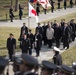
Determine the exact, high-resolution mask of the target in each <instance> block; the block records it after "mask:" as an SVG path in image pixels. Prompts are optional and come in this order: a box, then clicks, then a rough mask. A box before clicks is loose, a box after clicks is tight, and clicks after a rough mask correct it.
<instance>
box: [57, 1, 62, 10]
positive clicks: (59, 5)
mask: <svg viewBox="0 0 76 75" xmlns="http://www.w3.org/2000/svg"><path fill="white" fill-rule="evenodd" d="M60 1H61V0H58V9H60Z"/></svg>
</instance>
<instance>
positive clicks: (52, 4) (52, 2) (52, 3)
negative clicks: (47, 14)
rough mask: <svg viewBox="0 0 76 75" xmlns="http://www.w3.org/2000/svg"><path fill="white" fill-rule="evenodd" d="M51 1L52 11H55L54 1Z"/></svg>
mask: <svg viewBox="0 0 76 75" xmlns="http://www.w3.org/2000/svg"><path fill="white" fill-rule="evenodd" d="M50 3H51V12H52V13H53V11H54V1H53V0H50Z"/></svg>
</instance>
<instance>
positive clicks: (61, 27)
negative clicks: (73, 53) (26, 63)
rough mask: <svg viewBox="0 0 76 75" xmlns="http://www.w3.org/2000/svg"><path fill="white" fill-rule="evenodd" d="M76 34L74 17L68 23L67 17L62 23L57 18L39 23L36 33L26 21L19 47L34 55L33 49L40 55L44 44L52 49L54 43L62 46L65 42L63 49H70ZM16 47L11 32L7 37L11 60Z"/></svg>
mask: <svg viewBox="0 0 76 75" xmlns="http://www.w3.org/2000/svg"><path fill="white" fill-rule="evenodd" d="M75 36H76V23H75V22H74V19H71V20H70V21H69V22H68V23H66V21H65V19H62V20H61V22H60V23H57V21H56V20H54V22H47V23H45V22H44V24H43V26H41V25H40V23H38V26H37V27H36V28H35V34H33V33H32V31H31V29H28V27H27V26H26V23H23V26H22V27H21V31H20V36H19V38H18V41H20V46H19V47H20V49H21V51H22V53H27V54H30V55H32V50H33V49H35V51H36V57H38V56H39V55H40V51H41V48H42V47H44V46H46V47H47V48H49V49H52V48H53V46H54V45H55V46H56V47H57V48H60V45H61V43H63V44H62V45H63V48H62V50H63V49H65V50H68V49H69V44H70V43H71V42H73V41H75ZM53 44H54V45H53ZM15 48H16V39H15V38H14V35H13V34H12V33H11V34H10V35H9V38H8V39H7V49H8V52H9V58H10V59H11V61H12V55H13V53H14V52H15Z"/></svg>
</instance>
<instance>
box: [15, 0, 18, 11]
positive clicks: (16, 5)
mask: <svg viewBox="0 0 76 75" xmlns="http://www.w3.org/2000/svg"><path fill="white" fill-rule="evenodd" d="M17 10H18V0H16V4H15V11H17Z"/></svg>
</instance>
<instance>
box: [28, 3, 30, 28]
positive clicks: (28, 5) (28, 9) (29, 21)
mask: <svg viewBox="0 0 76 75" xmlns="http://www.w3.org/2000/svg"><path fill="white" fill-rule="evenodd" d="M28 29H30V17H29V3H28Z"/></svg>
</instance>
